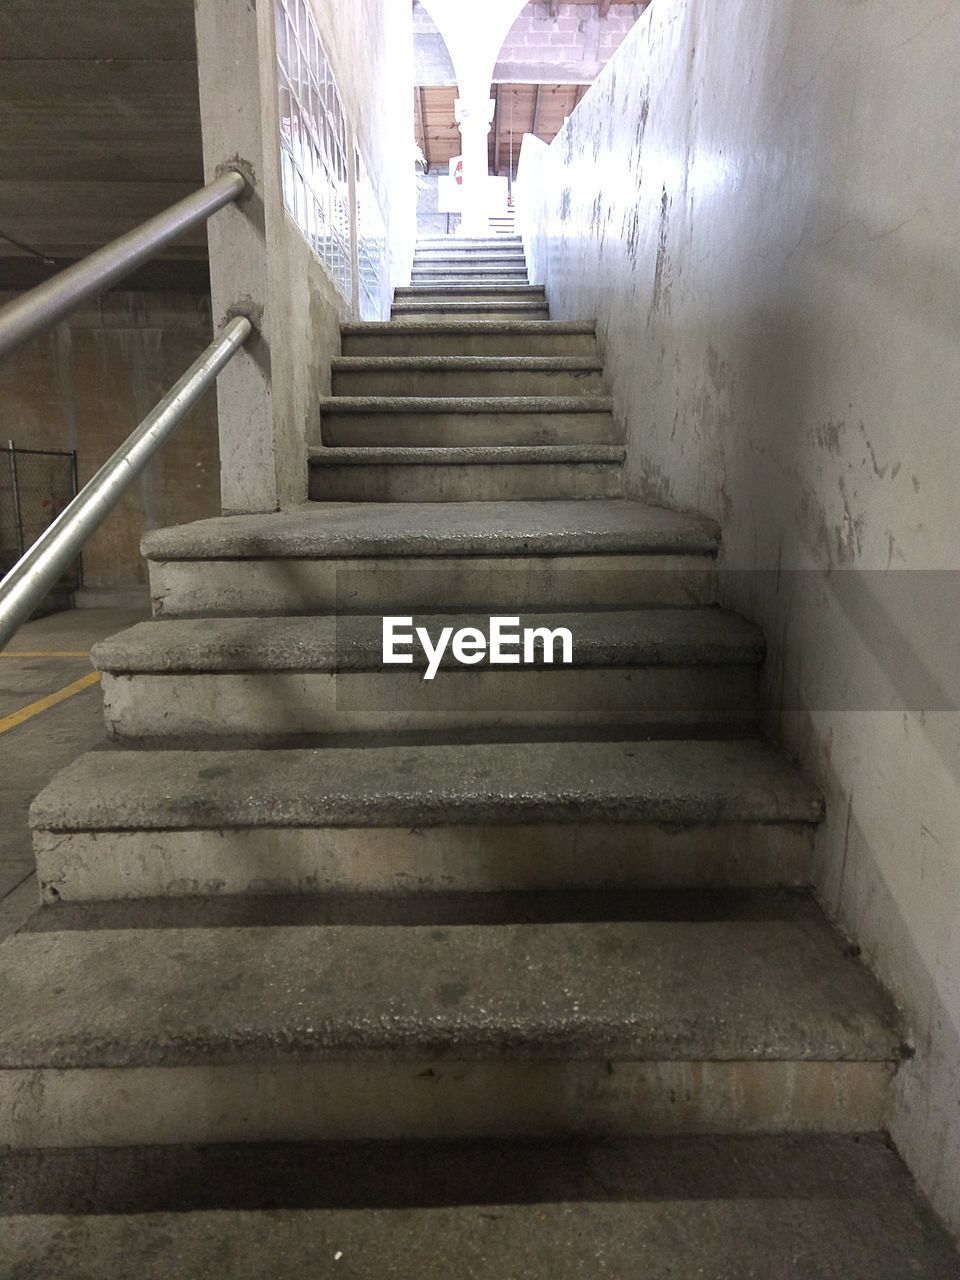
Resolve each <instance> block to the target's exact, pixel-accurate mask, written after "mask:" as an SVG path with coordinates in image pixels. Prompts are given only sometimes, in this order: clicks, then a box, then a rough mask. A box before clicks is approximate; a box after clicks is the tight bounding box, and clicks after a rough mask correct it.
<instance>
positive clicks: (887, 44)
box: [520, 0, 960, 1229]
mask: <svg viewBox="0 0 960 1280" xmlns="http://www.w3.org/2000/svg"><path fill="white" fill-rule="evenodd" d="M958 49H960V7H958V6H957V5H956V4H953V5H948V6H946V7H944V6H943V5H942V4H940V3H939V0H918V3H917V4H915V5H911V6H902V5H893V4H890V3H889V0H862V2H861V3H858V4H855V5H854V4H842V5H838V4H836V3H833V0H743V3H742V4H740V5H737V6H733V7H731V6H717V5H715V4H712V3H711V2H710V0H678V2H677V3H676V4H654V5H652V6H651V8H650V9H649V10H648V12H647V13H646V14H645V15H644V17H643V18H642V19H641V21H640V23H639V24H638V26H637V27H636V28H635V30H634V31H633V32H632V33H631V35H630V36H629V37H628V38H627V40H626V42H625V44H624V46H623V47H622V49H621V50H620V52H619V54H618V55H617V56H616V57H615V58H614V60H613V61H612V62H611V63H610V65H609V66H608V67H607V68H606V70H605V72H604V73H603V75H602V76H601V77H600V79H599V80H598V81H597V82H596V83H595V84H594V85H593V87H592V88H591V90H590V91H589V92H588V93H587V95H586V97H585V98H584V100H583V102H582V103H581V104H580V106H579V107H578V109H577V110H576V112H575V113H574V115H573V116H572V117H571V119H570V121H569V124H568V125H567V127H566V129H565V130H564V131H562V132H561V133H560V135H559V136H558V137H557V138H556V140H555V141H554V142H553V144H552V145H551V146H550V147H549V148H546V147H544V146H543V144H542V143H539V142H537V141H536V140H535V139H534V140H531V141H528V142H527V143H526V144H525V154H524V159H523V162H522V165H521V181H522V182H524V183H525V184H526V185H525V188H522V189H521V194H520V200H521V217H522V220H523V223H524V228H525V237H526V243H527V249H528V257H529V261H530V263H531V270H532V279H533V280H535V281H536V282H537V283H542V282H545V283H546V285H547V289H548V294H549V298H550V302H551V307H552V314H553V315H554V317H556V318H558V319H565V318H580V317H591V318H592V317H597V319H598V321H599V327H600V333H601V338H602V341H603V343H604V346H605V348H606V355H607V367H608V370H609V374H610V378H611V382H612V388H613V391H614V393H615V395H616V399H617V403H618V412H619V413H620V414H621V415H622V416H623V418H624V419H625V422H626V426H627V431H628V440H629V461H628V489H629V491H630V492H632V493H633V494H635V495H643V496H645V497H647V498H649V499H652V500H654V501H656V502H661V503H665V504H668V505H671V506H676V507H681V508H692V509H695V510H698V511H702V512H706V513H708V514H710V515H712V516H715V517H717V518H718V519H719V520H720V521H721V522H722V525H723V534H724V544H723V564H724V566H725V568H726V570H727V572H726V573H725V574H724V575H723V588H722V589H723V593H724V595H725V598H726V599H727V600H728V601H729V602H731V603H732V604H734V605H735V606H737V607H739V608H740V609H741V610H742V611H744V612H746V613H748V614H749V615H751V616H752V617H754V618H756V619H758V620H759V621H760V622H761V623H762V624H763V626H764V628H765V631H766V635H767V640H768V643H769V646H770V657H769V660H768V664H767V672H768V674H767V689H766V703H767V714H768V719H769V724H770V728H771V730H772V732H773V733H774V734H776V735H777V736H778V737H779V738H780V739H781V740H783V741H784V742H785V743H786V744H787V745H788V746H789V747H790V748H791V749H792V750H793V751H795V752H796V753H797V754H798V755H799V757H800V758H801V759H802V761H803V763H804V764H805V766H806V767H807V768H808V769H809V770H810V771H811V772H812V773H813V774H814V775H815V776H816V777H817V778H818V779H819V781H820V783H821V784H822V785H823V786H824V788H825V792H826V796H827V803H828V819H827V822H826V825H825V826H824V828H823V830H822V833H821V836H820V840H819V849H818V868H817V884H818V890H819V893H820V895H821V897H822V900H823V901H824V903H825V905H826V906H827V908H828V909H829V910H830V911H831V912H832V913H833V914H834V915H835V916H836V917H837V918H838V919H839V921H840V922H841V924H842V926H843V927H844V928H845V929H846V930H847V931H848V933H849V934H850V935H851V936H852V938H853V939H854V940H855V941H856V943H857V945H859V946H860V947H861V948H862V950H863V954H864V956H865V958H866V959H867V960H868V961H869V963H871V964H872V965H873V966H874V967H875V969H876V970H877V971H878V972H879V973H880V975H881V977H882V978H883V979H884V980H885V981H886V982H887V983H888V985H889V986H890V987H891V988H892V990H893V991H894V992H895V994H896V995H897V997H898V998H899V1000H900V1001H901V1003H902V1005H903V1007H904V1010H905V1012H906V1014H907V1016H908V1019H909V1021H910V1024H911V1025H912V1028H913V1042H914V1046H915V1050H916V1052H915V1056H914V1057H913V1058H912V1059H911V1060H910V1061H908V1062H906V1063H905V1065H904V1067H903V1069H902V1070H901V1072H900V1074H899V1077H898V1082H897V1086H896V1093H895V1097H894V1101H893V1105H892V1108H891V1111H890V1115H889V1125H890V1129H891V1132H892V1134H893V1136H894V1138H895V1140H896V1142H897V1144H898V1146H899V1148H900V1150H901V1152H902V1153H903V1154H904V1156H905V1157H906V1158H907V1160H908V1162H909V1163H910V1165H911V1166H912V1168H913V1169H914V1171H915V1172H916V1173H917V1175H918V1176H919V1179H920V1181H921V1184H922V1186H923V1187H924V1188H925V1190H926V1191H927V1192H928V1193H929V1194H930V1195H931V1197H932V1199H933V1202H934V1204H935V1206H936V1207H937V1208H938V1210H939V1211H940V1212H941V1213H942V1214H943V1215H944V1216H945V1218H947V1219H948V1220H949V1222H950V1223H951V1225H952V1226H953V1228H954V1229H958V1228H960V1106H958V1098H960V925H958V920H960V785H958V765H960V725H958V716H957V705H958V689H957V681H958V671H960V662H958V657H960V653H958V650H957V623H956V619H957V617H958V616H960V593H958V587H957V584H958V578H960V575H958V573H957V570H958V568H960V545H958V539H957V511H958V506H957V494H958V492H960V447H958V441H960V436H958V424H957V404H958V403H960V342H958V339H960V311H958V308H957V296H958V286H960V170H958V166H957V163H956V151H955V148H956V119H955V115H956V102H957V100H958V93H960V59H958V58H957V56H956V53H957V50H958ZM524 190H525V192H526V196H525V197H524V194H523V192H524ZM524 198H525V199H526V204H525V207H524V204H523V201H524Z"/></svg>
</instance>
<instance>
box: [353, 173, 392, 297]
mask: <svg viewBox="0 0 960 1280" xmlns="http://www.w3.org/2000/svg"><path fill="white" fill-rule="evenodd" d="M356 166H357V170H356V172H357V270H358V275H359V278H360V318H361V319H362V320H381V319H383V318H384V317H385V315H387V313H388V311H389V308H388V307H386V306H385V304H384V298H383V281H384V275H385V270H384V268H385V266H386V261H385V259H386V252H387V230H386V225H385V224H384V221H383V214H382V213H381V212H380V206H379V204H378V203H377V197H376V193H375V192H374V189H373V183H372V182H371V181H370V175H369V174H368V173H367V166H366V165H365V164H364V161H363V156H362V155H361V154H360V149H359V148H357V150H356Z"/></svg>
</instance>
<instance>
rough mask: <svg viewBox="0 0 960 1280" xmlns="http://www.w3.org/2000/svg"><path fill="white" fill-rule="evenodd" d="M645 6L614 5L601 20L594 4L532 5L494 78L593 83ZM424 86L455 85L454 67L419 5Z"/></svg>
mask: <svg viewBox="0 0 960 1280" xmlns="http://www.w3.org/2000/svg"><path fill="white" fill-rule="evenodd" d="M644 7H645V4H644V3H641V4H636V5H633V4H625V5H624V4H617V5H613V6H612V7H611V8H610V9H609V10H608V12H607V13H606V14H605V15H604V16H603V17H602V18H601V17H600V12H599V9H598V8H597V7H596V6H594V5H584V4H558V5H557V12H556V15H555V16H553V15H551V13H550V5H549V4H528V5H527V6H526V8H525V9H524V10H523V12H522V13H521V14H520V17H519V18H518V19H517V21H516V22H515V23H514V25H513V27H512V28H511V30H510V32H509V34H508V35H507V38H506V40H505V41H504V43H503V48H502V49H501V51H500V58H499V61H498V62H497V68H496V71H495V72H494V79H495V80H497V81H500V82H503V83H515V84H538V83H539V84H589V83H590V82H591V81H592V80H595V79H596V77H597V76H598V75H599V74H600V72H601V71H602V70H603V68H604V67H605V66H606V64H607V62H608V61H609V60H610V58H612V57H613V55H614V53H616V51H617V49H618V48H619V47H620V45H621V44H622V43H623V40H624V37H625V36H626V35H627V33H628V32H629V31H630V30H631V28H632V27H633V25H634V23H635V22H636V21H637V18H638V17H639V16H640V14H641V13H642V12H643V9H644ZM413 21H414V48H415V72H414V74H415V77H416V83H417V84H418V85H421V84H422V85H427V86H431V85H452V84H456V82H457V79H456V76H455V75H454V72H453V63H452V62H451V60H450V54H449V53H448V51H447V46H446V44H445V43H444V40H443V36H441V34H440V32H439V31H438V30H437V27H436V24H435V23H434V21H433V19H432V18H431V17H430V15H429V13H427V11H426V9H424V7H423V5H422V4H418V5H417V6H416V7H415V9H414V12H413Z"/></svg>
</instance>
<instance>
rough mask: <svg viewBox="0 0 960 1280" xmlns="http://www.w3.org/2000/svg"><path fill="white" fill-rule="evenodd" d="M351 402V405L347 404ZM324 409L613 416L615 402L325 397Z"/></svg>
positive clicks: (599, 399) (581, 398)
mask: <svg viewBox="0 0 960 1280" xmlns="http://www.w3.org/2000/svg"><path fill="white" fill-rule="evenodd" d="M344 399H349V403H348V404H344V403H343V400H344ZM318 404H319V408H320V410H321V412H322V411H323V410H324V409H337V410H339V411H341V412H343V413H369V412H370V411H371V410H380V411H382V412H385V413H389V412H391V411H395V412H403V413H445V414H454V413H510V414H517V415H519V414H523V413H610V411H611V410H612V409H613V401H612V400H611V399H610V398H609V396H568V395H559V396H553V395H542V396H541V395H534V396H481V395H478V396H446V395H437V396H403V395H392V396H380V395H373V396H366V395H364V396H349V397H328V396H324V397H322V398H321V399H320V400H319V402H318Z"/></svg>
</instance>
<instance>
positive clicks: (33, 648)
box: [0, 609, 148, 938]
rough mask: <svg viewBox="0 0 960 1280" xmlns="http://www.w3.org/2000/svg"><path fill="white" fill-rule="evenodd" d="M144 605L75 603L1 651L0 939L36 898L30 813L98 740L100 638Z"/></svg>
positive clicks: (134, 617) (138, 616)
mask: <svg viewBox="0 0 960 1280" xmlns="http://www.w3.org/2000/svg"><path fill="white" fill-rule="evenodd" d="M147 616H148V613H147V611H146V610H145V609H144V610H134V609H73V610H70V611H69V612H64V613H55V614H51V615H49V616H48V617H46V618H39V619H37V621H35V622H29V623H27V624H26V626H24V627H22V628H21V629H20V631H19V632H18V633H17V635H16V637H15V638H14V640H13V641H12V643H11V644H10V646H9V648H8V649H6V650H4V651H3V652H0V815H2V819H0V938H4V937H6V936H7V935H8V934H9V933H12V932H13V931H14V930H15V929H17V928H18V927H19V926H20V924H22V922H23V921H24V920H25V919H26V917H27V916H28V915H29V914H30V913H31V912H32V911H33V910H34V909H35V907H36V906H37V904H38V897H37V885H36V877H35V875H34V866H33V852H32V850H31V846H30V829H29V826H28V823H27V813H28V810H29V808H30V802H31V801H32V799H33V797H34V796H35V795H36V794H37V792H38V791H40V790H41V789H42V788H43V787H45V786H46V784H47V783H48V782H49V781H50V779H51V778H52V777H53V775H54V774H55V773H57V772H58V771H59V770H60V769H62V768H64V766H65V765H68V764H70V762H71V761H72V760H75V759H76V757H77V756H79V755H81V754H82V753H83V752H84V751H89V749H90V748H91V747H92V746H95V745H96V744H97V743H98V742H101V741H102V740H103V720H102V717H101V708H100V690H99V681H98V678H97V675H96V673H95V672H94V671H93V669H92V667H91V664H90V657H89V654H90V649H91V647H92V646H93V645H94V644H96V642H97V641H98V640H101V639H103V638H104V637H105V636H109V635H111V634H113V632H115V631H120V630H121V629H122V628H124V627H128V626H131V625H132V624H133V623H135V622H140V621H142V620H143V619H144V618H146V617H147Z"/></svg>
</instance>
